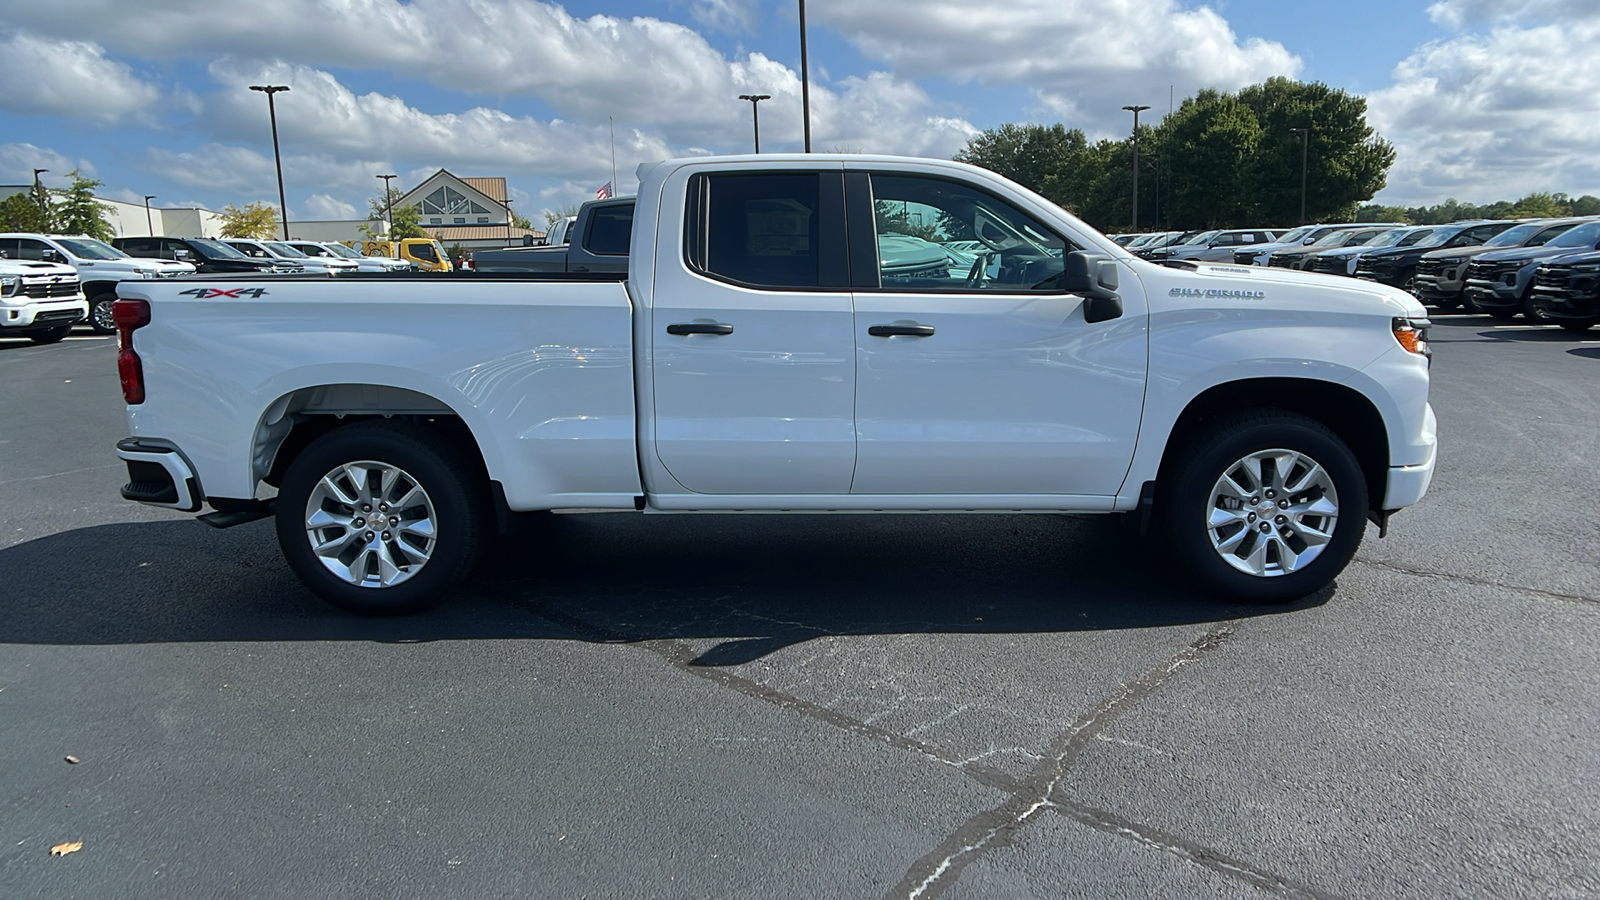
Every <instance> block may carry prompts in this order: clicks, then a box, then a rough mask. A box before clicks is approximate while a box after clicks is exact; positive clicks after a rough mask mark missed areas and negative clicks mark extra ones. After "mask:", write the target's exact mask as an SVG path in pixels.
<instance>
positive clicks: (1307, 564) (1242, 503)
mask: <svg viewBox="0 0 1600 900" xmlns="http://www.w3.org/2000/svg"><path fill="white" fill-rule="evenodd" d="M1185 457H1186V458H1185V459H1183V460H1182V462H1181V463H1180V465H1179V466H1178V469H1177V471H1176V473H1175V477H1174V479H1173V481H1172V482H1171V485H1172V486H1171V489H1170V491H1168V492H1166V495H1165V497H1163V498H1162V502H1163V505H1164V510H1163V513H1162V516H1163V519H1164V524H1165V526H1166V529H1167V533H1168V535H1169V536H1170V538H1171V541H1172V546H1173V548H1174V550H1175V551H1176V552H1177V554H1178V555H1179V557H1180V558H1181V560H1182V562H1184V563H1185V564H1186V567H1187V568H1188V570H1189V571H1191V572H1193V573H1195V574H1196V575H1198V576H1199V579H1200V581H1201V583H1202V584H1203V585H1204V586H1205V587H1206V588H1207V589H1208V590H1209V591H1210V592H1211V593H1213V594H1215V595H1216V596H1218V597H1219V598H1221V599H1224V600H1228V601H1233V602H1238V603H1287V602H1289V601H1291V600H1295V599H1298V598H1300V597H1304V596H1306V595H1307V594H1311V593H1314V592H1316V591H1318V590H1321V589H1322V588H1323V587H1325V586H1326V585H1328V584H1329V583H1331V582H1332V581H1333V579H1334V578H1335V577H1336V576H1337V575H1338V574H1339V573H1340V572H1341V571H1343V570H1344V567H1345V566H1346V565H1347V564H1348V563H1349V562H1350V559H1351V557H1353V556H1355V552H1356V548H1357V547H1359V546H1360V544H1361V537H1362V533H1363V532H1364V531H1365V529H1366V519H1365V516H1364V515H1363V511H1364V510H1365V509H1366V506H1367V484H1366V478H1365V477H1364V476H1363V475H1362V472H1361V466H1360V464H1359V462H1358V461H1357V460H1356V457H1355V454H1354V453H1352V452H1351V451H1350V448H1349V447H1348V446H1346V445H1345V443H1344V441H1342V440H1340V439H1339V437H1338V436H1337V435H1335V434H1334V433H1333V432H1332V431H1330V430H1328V429H1327V428H1326V427H1324V426H1323V425H1322V424H1321V423H1319V422H1317V421H1315V420H1313V419H1309V418H1306V417H1305V416H1300V415H1296V414H1294V413H1289V412H1282V411H1276V410H1265V411H1258V412H1253V413H1244V414H1239V415H1234V416H1229V417H1227V418H1224V419H1220V420H1218V421H1216V422H1215V423H1214V424H1213V425H1212V426H1211V427H1210V428H1208V429H1207V430H1206V431H1204V432H1203V433H1202V434H1201V435H1200V436H1199V438H1198V440H1197V442H1196V443H1195V445H1194V450H1193V452H1190V453H1186V454H1185Z"/></svg>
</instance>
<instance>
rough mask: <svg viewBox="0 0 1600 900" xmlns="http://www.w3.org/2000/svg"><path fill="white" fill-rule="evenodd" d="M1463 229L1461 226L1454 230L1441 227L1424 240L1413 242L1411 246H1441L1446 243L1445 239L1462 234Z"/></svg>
mask: <svg viewBox="0 0 1600 900" xmlns="http://www.w3.org/2000/svg"><path fill="white" fill-rule="evenodd" d="M1461 231H1462V230H1461V229H1459V228H1457V229H1454V230H1451V229H1449V228H1441V229H1439V230H1438V231H1435V232H1433V233H1432V234H1430V235H1428V236H1427V237H1425V238H1423V239H1422V240H1420V241H1417V242H1416V243H1415V244H1412V245H1411V246H1413V247H1416V248H1417V249H1419V250H1422V249H1426V248H1428V247H1441V246H1443V245H1444V243H1445V241H1448V240H1450V239H1451V238H1453V237H1455V236H1456V235H1458V234H1460V233H1461Z"/></svg>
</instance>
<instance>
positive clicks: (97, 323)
mask: <svg viewBox="0 0 1600 900" xmlns="http://www.w3.org/2000/svg"><path fill="white" fill-rule="evenodd" d="M116 300H117V294H116V292H115V291H111V292H109V293H104V294H96V295H94V299H92V300H90V301H89V318H88V319H87V320H85V324H87V325H88V326H89V327H90V328H92V329H94V333H95V334H116V333H117V326H116V325H114V324H112V322H111V304H112V303H115V302H116Z"/></svg>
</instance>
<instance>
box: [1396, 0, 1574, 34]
mask: <svg viewBox="0 0 1600 900" xmlns="http://www.w3.org/2000/svg"><path fill="white" fill-rule="evenodd" d="M1428 15H1429V17H1431V18H1432V19H1433V20H1434V21H1435V22H1438V23H1440V24H1441V25H1449V26H1451V27H1455V28H1460V27H1464V26H1469V25H1477V24H1481V23H1484V22H1498V21H1513V20H1520V21H1529V20H1557V21H1568V22H1570V21H1572V20H1574V19H1581V18H1600V3H1595V2H1594V0H1440V2H1438V3H1435V4H1433V5H1432V6H1430V7H1428Z"/></svg>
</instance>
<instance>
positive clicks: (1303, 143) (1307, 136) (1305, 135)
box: [1289, 125, 1311, 225]
mask: <svg viewBox="0 0 1600 900" xmlns="http://www.w3.org/2000/svg"><path fill="white" fill-rule="evenodd" d="M1289 130H1290V131H1292V132H1294V133H1295V134H1298V135H1300V223H1299V224H1301V225H1304V224H1306V154H1307V153H1308V152H1309V150H1310V147H1311V126H1310V125H1307V126H1306V127H1304V128H1291V129H1289Z"/></svg>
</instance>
